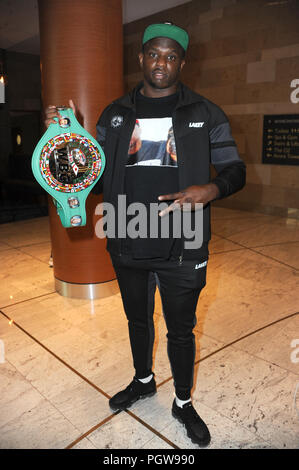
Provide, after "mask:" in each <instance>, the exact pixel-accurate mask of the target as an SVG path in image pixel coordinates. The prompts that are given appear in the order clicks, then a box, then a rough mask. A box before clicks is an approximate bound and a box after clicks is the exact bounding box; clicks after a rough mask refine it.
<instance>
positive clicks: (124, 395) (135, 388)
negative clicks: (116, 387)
mask: <svg viewBox="0 0 299 470" xmlns="http://www.w3.org/2000/svg"><path fill="white" fill-rule="evenodd" d="M155 393H157V387H156V382H155V379H154V375H153V377H152V380H150V382H148V383H146V384H144V383H142V382H140V380H138V379H136V377H134V379H133V380H132V382H131V383H130V384H129V385H128V386H127V388H126V389H125V390H122V391H121V392H118V393H117V394H116V395H114V396H113V397H112V398H110V400H109V405H110V408H111V409H112V410H113V411H117V410H125V409H126V408H129V407H130V406H131V405H133V403H135V402H136V401H137V400H139V399H140V398H146V397H151V396H153V395H155Z"/></svg>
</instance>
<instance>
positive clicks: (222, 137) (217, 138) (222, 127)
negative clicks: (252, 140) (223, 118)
mask: <svg viewBox="0 0 299 470" xmlns="http://www.w3.org/2000/svg"><path fill="white" fill-rule="evenodd" d="M210 142H211V144H219V145H220V143H221V142H234V138H233V136H232V133H231V128H230V125H229V122H224V123H223V124H219V125H218V126H216V127H213V129H211V130H210Z"/></svg>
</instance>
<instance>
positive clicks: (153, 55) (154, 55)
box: [148, 51, 157, 59]
mask: <svg viewBox="0 0 299 470" xmlns="http://www.w3.org/2000/svg"><path fill="white" fill-rule="evenodd" d="M148 55H149V56H150V57H152V58H153V59H154V58H156V57H157V54H156V52H151V51H150V52H149V53H148Z"/></svg>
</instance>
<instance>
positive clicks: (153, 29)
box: [142, 23, 189, 51]
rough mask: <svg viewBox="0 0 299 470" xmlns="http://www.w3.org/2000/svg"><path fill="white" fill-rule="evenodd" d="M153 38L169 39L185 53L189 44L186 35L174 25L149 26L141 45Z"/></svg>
mask: <svg viewBox="0 0 299 470" xmlns="http://www.w3.org/2000/svg"><path fill="white" fill-rule="evenodd" d="M154 38H169V39H173V40H174V41H176V42H178V43H179V44H180V46H182V48H183V49H184V50H185V51H186V50H187V47H188V44H189V36H188V33H187V32H186V31H185V30H184V29H182V28H180V27H179V26H176V25H174V24H167V23H159V24H151V25H149V26H148V27H147V28H146V29H145V31H144V34H143V39H142V44H145V43H146V42H147V41H150V40H151V39H154Z"/></svg>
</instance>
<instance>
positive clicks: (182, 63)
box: [180, 59, 186, 72]
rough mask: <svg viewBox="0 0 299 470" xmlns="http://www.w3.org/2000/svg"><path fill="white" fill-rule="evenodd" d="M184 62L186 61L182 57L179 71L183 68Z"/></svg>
mask: <svg viewBox="0 0 299 470" xmlns="http://www.w3.org/2000/svg"><path fill="white" fill-rule="evenodd" d="M185 63H186V62H185V60H184V59H183V60H182V61H181V65H180V72H181V71H182V70H183V67H184V65H185Z"/></svg>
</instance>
